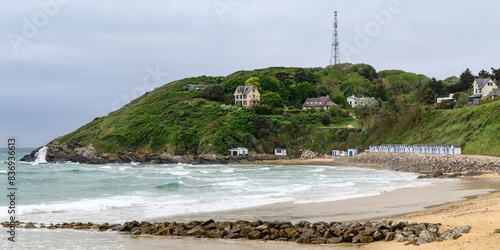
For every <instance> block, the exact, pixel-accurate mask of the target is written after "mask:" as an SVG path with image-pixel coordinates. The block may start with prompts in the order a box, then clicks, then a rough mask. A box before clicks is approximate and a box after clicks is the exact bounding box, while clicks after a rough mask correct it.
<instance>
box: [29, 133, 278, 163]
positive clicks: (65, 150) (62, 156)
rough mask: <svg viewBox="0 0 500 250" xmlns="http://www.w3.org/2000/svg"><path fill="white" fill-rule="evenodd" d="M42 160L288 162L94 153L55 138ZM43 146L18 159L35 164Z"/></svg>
mask: <svg viewBox="0 0 500 250" xmlns="http://www.w3.org/2000/svg"><path fill="white" fill-rule="evenodd" d="M45 147H47V154H46V156H45V160H46V161H47V162H78V163H86V164H107V163H131V162H139V163H151V164H170V163H186V164H229V163H238V162H254V161H263V160H280V159H287V157H286V156H276V155H255V156H254V155H252V156H228V155H214V154H203V155H170V154H165V153H143V152H141V153H138V152H117V153H102V152H99V151H97V150H96V149H95V148H94V147H93V145H92V144H89V145H86V146H85V145H81V144H79V143H77V142H74V141H68V142H64V143H60V142H59V141H58V140H57V139H56V140H53V141H51V142H49V143H48V144H47V145H46V146H45ZM41 148H42V147H40V148H38V149H36V150H33V152H31V154H29V155H26V156H24V157H23V158H22V159H21V160H22V161H26V162H32V161H35V159H36V158H37V152H39V151H40V150H41Z"/></svg>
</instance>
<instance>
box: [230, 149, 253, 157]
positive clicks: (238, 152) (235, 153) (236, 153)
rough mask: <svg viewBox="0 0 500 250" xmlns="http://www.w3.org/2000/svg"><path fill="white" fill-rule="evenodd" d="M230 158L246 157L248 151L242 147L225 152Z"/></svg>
mask: <svg viewBox="0 0 500 250" xmlns="http://www.w3.org/2000/svg"><path fill="white" fill-rule="evenodd" d="M227 151H228V152H229V155H231V156H239V155H248V149H247V148H244V147H237V148H232V149H228V150H227Z"/></svg>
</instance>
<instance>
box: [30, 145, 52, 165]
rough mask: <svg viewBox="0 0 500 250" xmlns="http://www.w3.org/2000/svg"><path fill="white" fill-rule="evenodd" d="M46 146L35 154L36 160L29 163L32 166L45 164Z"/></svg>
mask: <svg viewBox="0 0 500 250" xmlns="http://www.w3.org/2000/svg"><path fill="white" fill-rule="evenodd" d="M47 150H48V148H47V146H43V147H42V148H41V149H40V150H38V152H36V153H35V157H36V159H35V160H34V161H33V162H32V163H31V164H32V165H38V164H46V163H47V160H46V159H45V158H46V157H47Z"/></svg>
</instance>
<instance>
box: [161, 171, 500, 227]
mask: <svg viewBox="0 0 500 250" xmlns="http://www.w3.org/2000/svg"><path fill="white" fill-rule="evenodd" d="M495 191H500V178H498V179H489V178H473V177H464V178H460V179H448V180H436V182H435V183H434V184H432V185H430V186H424V187H413V188H402V189H397V190H393V191H390V192H384V193H380V194H378V195H372V196H363V197H356V198H349V199H343V200H335V201H324V202H313V203H293V202H281V203H274V204H268V205H262V206H255V207H249V208H243V209H234V210H223V211H217V212H207V213H193V214H183V215H174V216H169V217H158V218H155V219H154V220H156V221H176V222H185V223H187V222H189V221H192V220H200V221H203V220H207V219H214V220H215V221H236V220H248V221H256V220H262V221H276V220H277V221H291V222H292V223H296V222H299V221H309V222H319V221H326V222H352V221H367V220H381V219H384V218H392V217H398V216H401V215H407V214H412V213H417V212H421V211H425V210H427V209H430V208H435V207H441V206H444V205H447V204H452V203H455V202H460V201H464V200H467V199H470V198H472V197H480V196H483V195H486V194H489V193H491V192H495Z"/></svg>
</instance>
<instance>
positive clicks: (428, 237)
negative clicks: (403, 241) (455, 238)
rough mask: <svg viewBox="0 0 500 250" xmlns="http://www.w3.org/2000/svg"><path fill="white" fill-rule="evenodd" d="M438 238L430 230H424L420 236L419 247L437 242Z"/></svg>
mask: <svg viewBox="0 0 500 250" xmlns="http://www.w3.org/2000/svg"><path fill="white" fill-rule="evenodd" d="M437 238H438V236H437V234H436V233H432V232H430V231H428V230H423V231H422V232H420V235H419V236H418V239H417V242H416V244H417V245H421V244H425V243H431V242H433V241H435V240H436V239H437Z"/></svg>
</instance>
